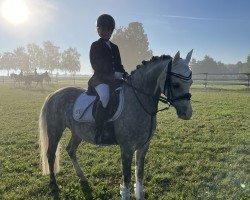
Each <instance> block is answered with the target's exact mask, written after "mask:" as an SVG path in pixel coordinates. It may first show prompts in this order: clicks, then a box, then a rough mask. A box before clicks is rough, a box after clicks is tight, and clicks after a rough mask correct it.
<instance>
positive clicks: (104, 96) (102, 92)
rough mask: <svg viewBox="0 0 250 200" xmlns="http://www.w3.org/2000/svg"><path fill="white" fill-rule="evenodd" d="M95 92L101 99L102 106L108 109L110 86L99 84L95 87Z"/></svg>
mask: <svg viewBox="0 0 250 200" xmlns="http://www.w3.org/2000/svg"><path fill="white" fill-rule="evenodd" d="M95 90H96V92H97V94H98V95H99V97H100V101H101V102H102V106H103V107H104V108H106V107H107V105H108V102H109V85H107V84H105V83H102V84H99V85H97V86H96V87H95Z"/></svg>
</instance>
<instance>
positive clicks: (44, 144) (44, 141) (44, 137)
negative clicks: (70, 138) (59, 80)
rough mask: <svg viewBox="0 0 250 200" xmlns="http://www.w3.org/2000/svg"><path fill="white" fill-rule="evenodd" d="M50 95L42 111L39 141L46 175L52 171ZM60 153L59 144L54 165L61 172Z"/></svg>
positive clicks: (43, 169) (55, 170) (56, 170)
mask: <svg viewBox="0 0 250 200" xmlns="http://www.w3.org/2000/svg"><path fill="white" fill-rule="evenodd" d="M50 96H51V95H49V96H48V97H47V99H46V100H45V102H44V104H43V107H42V109H41V111H40V116H39V141H40V150H41V164H42V171H43V174H44V175H47V174H49V173H50V171H49V163H48V158H47V150H48V146H49V138H48V127H47V112H49V110H48V103H49V99H50ZM59 154H60V147H59V145H58V147H57V150H56V158H55V165H54V172H55V173H57V172H59V157H60V156H59Z"/></svg>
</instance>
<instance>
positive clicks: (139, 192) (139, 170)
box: [134, 144, 149, 200]
mask: <svg viewBox="0 0 250 200" xmlns="http://www.w3.org/2000/svg"><path fill="white" fill-rule="evenodd" d="M148 146H149V144H146V145H145V146H143V147H142V148H141V149H138V150H137V151H136V154H135V162H136V167H135V180H136V183H135V184H134V190H135V197H136V199H137V200H143V199H145V197H144V190H143V177H144V161H145V156H146V153H147V151H148Z"/></svg>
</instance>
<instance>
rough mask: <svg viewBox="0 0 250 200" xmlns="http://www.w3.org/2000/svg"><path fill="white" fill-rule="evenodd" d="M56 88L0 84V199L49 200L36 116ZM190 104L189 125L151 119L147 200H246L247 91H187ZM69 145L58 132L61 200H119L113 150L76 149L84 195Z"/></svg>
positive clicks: (249, 152) (165, 117)
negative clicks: (153, 123) (153, 129)
mask: <svg viewBox="0 0 250 200" xmlns="http://www.w3.org/2000/svg"><path fill="white" fill-rule="evenodd" d="M61 86H62V85H56V86H53V87H45V88H46V90H45V91H44V92H41V91H40V90H39V89H32V90H30V91H28V90H24V88H23V87H21V88H12V85H9V84H5V85H3V84H0V113H1V116H0V122H1V123H0V199H4V200H5V199H6V200H7V199H8V200H13V199H54V198H55V196H53V194H52V193H51V192H50V190H49V188H48V185H47V184H48V180H49V177H48V176H43V175H42V173H41V166H40V157H39V143H38V116H39V112H40V109H41V106H42V104H43V102H44V99H45V97H46V96H47V95H48V94H49V93H50V92H51V91H54V90H56V89H57V88H59V87H61ZM192 100H193V102H192V105H193V119H192V120H189V121H183V120H180V119H178V118H177V117H176V114H175V110H174V109H173V108H171V109H170V110H168V111H164V112H161V113H160V114H159V115H158V125H157V133H156V135H155V137H154V138H153V139H152V142H151V145H150V149H149V152H148V154H147V157H146V165H145V184H144V186H145V191H146V195H147V197H148V199H149V200H156V199H162V200H163V199H164V200H165V199H202V200H203V199H211V200H212V199H249V197H250V104H249V102H250V92H249V91H247V90H229V89H223V90H221V89H204V88H197V87H194V88H193V89H192ZM69 138H70V134H69V131H65V134H64V135H63V138H62V140H61V142H62V150H61V163H60V165H61V171H60V172H59V174H57V180H58V184H59V187H60V194H59V196H60V198H61V199H91V198H92V199H119V198H120V196H119V184H120V183H121V175H122V174H121V167H120V166H121V165H120V154H119V153H120V152H119V148H118V147H116V146H113V147H97V146H93V145H90V144H87V143H83V144H82V145H80V147H79V149H78V158H79V163H80V165H81V166H82V168H83V170H84V172H85V175H86V177H87V178H88V180H89V184H90V188H86V187H81V184H80V183H79V181H78V178H77V176H76V174H75V172H74V169H73V166H72V164H71V161H70V159H69V156H68V155H67V153H66V151H65V148H66V145H67V143H68V140H69ZM133 172H134V166H133ZM133 182H134V178H133ZM91 191H92V193H91ZM131 191H132V189H131Z"/></svg>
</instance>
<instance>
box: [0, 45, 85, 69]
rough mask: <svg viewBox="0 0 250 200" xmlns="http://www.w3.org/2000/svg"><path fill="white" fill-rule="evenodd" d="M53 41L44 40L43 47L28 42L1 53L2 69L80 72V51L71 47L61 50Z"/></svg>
mask: <svg viewBox="0 0 250 200" xmlns="http://www.w3.org/2000/svg"><path fill="white" fill-rule="evenodd" d="M59 49H60V48H59V47H57V46H55V45H54V44H53V43H52V42H51V41H45V42H43V45H42V47H40V46H39V45H37V44H34V43H33V44H28V45H27V46H26V48H25V47H18V48H16V49H14V50H13V51H12V52H4V53H2V54H0V69H2V70H7V71H8V74H9V71H10V70H22V71H23V72H26V73H29V72H32V71H34V70H35V69H41V70H47V71H49V72H50V73H52V71H54V70H62V71H65V72H70V73H71V72H74V73H75V72H78V71H80V69H81V63H80V56H81V55H80V53H78V52H77V49H76V48H72V47H69V48H68V49H66V50H65V51H63V52H60V51H59Z"/></svg>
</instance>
